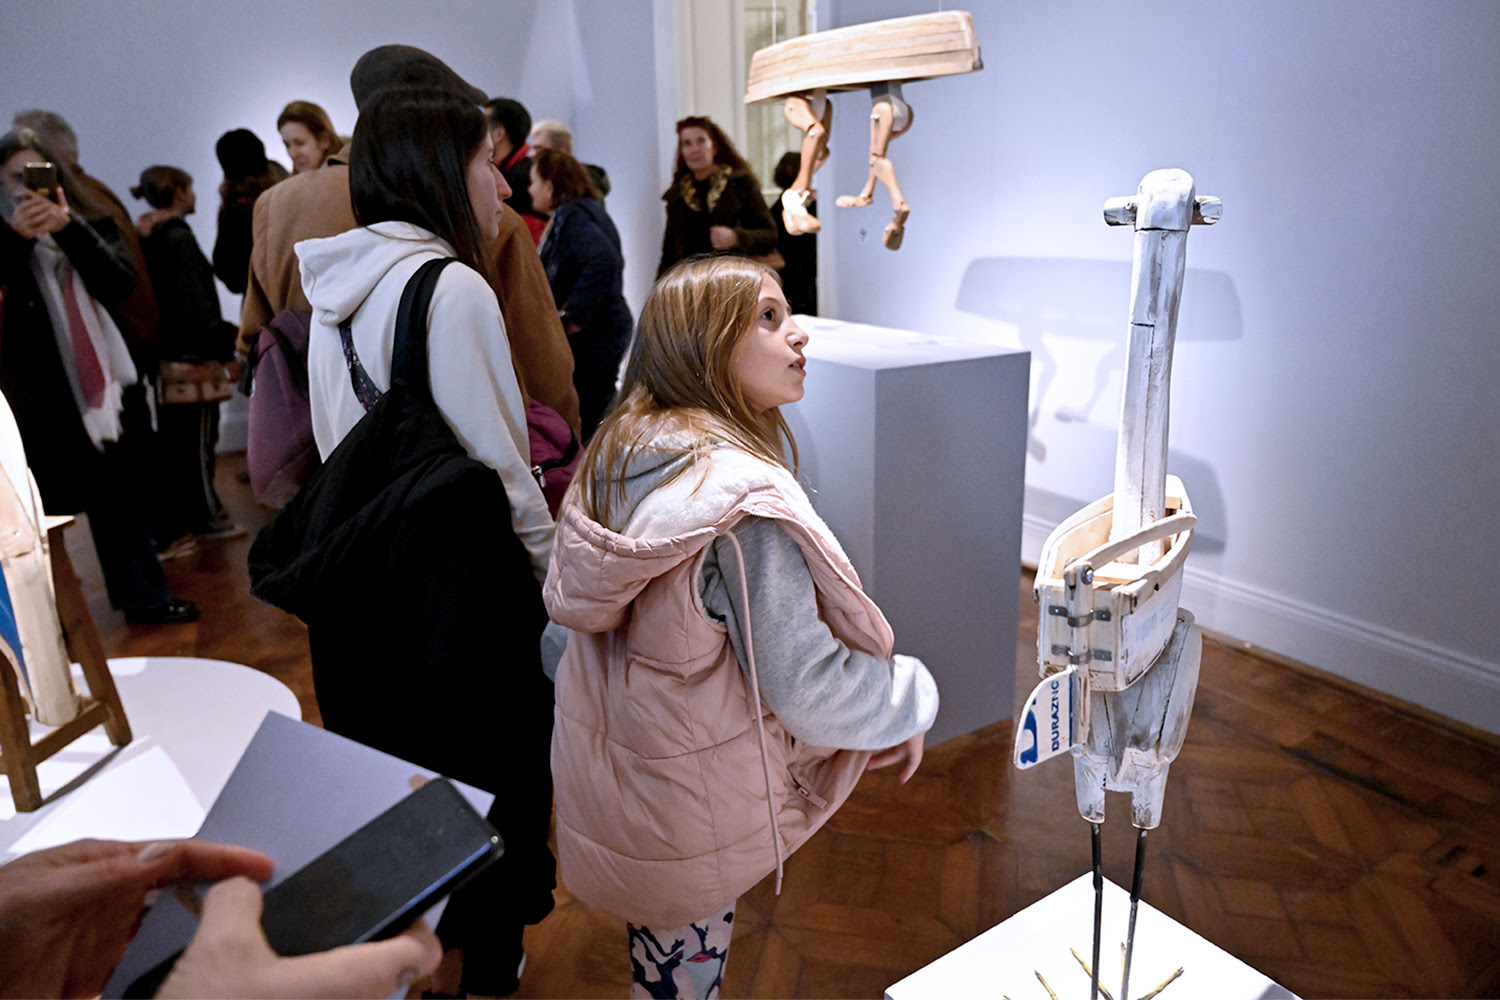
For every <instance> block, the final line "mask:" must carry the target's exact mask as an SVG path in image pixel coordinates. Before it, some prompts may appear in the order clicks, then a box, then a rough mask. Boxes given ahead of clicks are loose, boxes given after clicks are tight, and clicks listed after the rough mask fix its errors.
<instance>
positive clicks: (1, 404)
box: [0, 397, 82, 726]
mask: <svg viewBox="0 0 1500 1000" xmlns="http://www.w3.org/2000/svg"><path fill="white" fill-rule="evenodd" d="M48 544H49V543H48V539H47V532H46V530H45V527H44V525H43V523H42V501H41V496H40V494H39V493H38V492H37V488H36V481H35V480H34V479H32V477H31V472H30V471H29V470H28V469H27V467H26V454H25V451H24V450H23V449H22V447H21V435H20V432H19V431H18V429H17V428H16V421H15V417H14V416H13V415H12V414H11V410H10V406H9V404H8V403H6V402H5V400H4V397H0V567H3V571H4V582H5V591H6V594H5V596H6V598H7V599H8V601H9V605H10V612H11V614H12V615H13V616H14V626H15V631H14V632H13V633H12V638H18V639H19V640H20V646H19V648H16V649H12V650H10V651H9V653H10V655H9V656H7V657H5V658H6V659H9V660H10V661H11V662H10V663H9V664H0V669H4V670H14V671H15V672H16V677H17V680H18V682H19V687H20V690H21V691H22V693H23V695H24V696H25V697H26V699H27V700H28V701H29V702H30V703H31V706H32V714H33V715H34V716H35V718H36V720H37V721H38V722H40V723H43V724H44V725H48V726H60V725H62V724H63V723H66V722H71V721H72V720H73V719H74V718H75V717H76V716H77V715H78V713H79V711H80V709H81V708H82V703H81V701H80V698H79V693H78V690H77V687H76V685H75V683H74V681H73V675H72V671H71V670H70V669H69V666H68V655H67V650H66V647H65V646H64V644H63V635H62V625H61V623H60V622H59V619H58V614H57V603H56V600H55V598H54V596H53V589H52V573H51V559H50V556H49V553H48V548H47V547H48ZM4 614H5V609H3V608H0V615H4ZM5 631H9V629H7V630H5ZM6 645H7V646H10V645H13V643H11V642H6Z"/></svg>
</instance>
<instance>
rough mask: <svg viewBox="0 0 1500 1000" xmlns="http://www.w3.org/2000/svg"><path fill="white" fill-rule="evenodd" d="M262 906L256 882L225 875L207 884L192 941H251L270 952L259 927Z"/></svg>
mask: <svg viewBox="0 0 1500 1000" xmlns="http://www.w3.org/2000/svg"><path fill="white" fill-rule="evenodd" d="M264 906H265V899H264V897H263V896H262V895H261V892H260V886H258V885H256V884H255V883H254V882H252V881H250V880H249V879H248V878H228V879H225V880H224V881H222V882H219V883H217V884H215V885H213V886H210V887H209V890H208V892H206V893H204V895H203V916H202V918H201V919H200V920H199V921H198V931H197V933H195V934H194V935H193V943H194V944H196V943H197V942H198V941H199V940H200V939H201V940H205V941H210V940H211V941H236V942H244V941H248V942H254V943H258V944H259V945H260V947H261V948H264V949H265V950H266V951H267V952H270V950H271V946H270V945H268V944H266V936H265V934H263V933H262V932H261V929H260V914H261V910H262V909H263V908H264Z"/></svg>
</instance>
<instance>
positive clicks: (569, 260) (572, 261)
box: [541, 198, 633, 439]
mask: <svg viewBox="0 0 1500 1000" xmlns="http://www.w3.org/2000/svg"><path fill="white" fill-rule="evenodd" d="M541 253H542V265H543V266H544V267H545V268H546V269H547V283H548V284H549V285H551V287H552V297H553V299H555V300H556V301H557V307H558V309H559V311H561V313H562V318H563V325H564V327H565V328H568V329H571V328H572V327H573V326H576V327H578V329H577V330H574V331H572V332H571V333H569V334H568V343H569V344H570V345H571V346H572V348H573V384H574V385H575V386H576V387H577V388H578V408H579V411H580V413H581V416H582V420H583V437H584V438H585V439H586V438H588V437H589V435H591V434H592V433H593V431H594V428H595V427H597V426H598V425H599V421H600V420H602V419H603V417H604V411H605V410H606V409H607V408H608V406H609V403H610V401H611V400H612V399H613V398H614V394H615V378H616V376H617V374H618V373H619V369H620V361H621V360H622V359H623V358H624V357H625V349H626V348H627V347H628V346H629V344H630V331H631V329H632V325H633V322H632V319H631V316H630V306H629V305H628V304H627V303H626V301H625V295H624V292H623V278H624V273H625V258H624V256H623V254H622V253H621V250H620V234H619V232H617V231H616V229H615V224H614V222H612V221H611V220H610V217H609V214H608V213H607V212H605V211H604V206H603V204H601V203H600V202H599V200H598V199H597V198H575V199H574V200H572V201H568V202H564V203H563V204H561V205H559V206H558V207H557V211H556V212H554V213H553V215H552V228H551V229H549V230H548V231H547V235H546V237H545V238H544V239H543V241H542V249H541Z"/></svg>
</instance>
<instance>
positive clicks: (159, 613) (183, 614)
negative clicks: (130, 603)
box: [125, 599, 198, 625]
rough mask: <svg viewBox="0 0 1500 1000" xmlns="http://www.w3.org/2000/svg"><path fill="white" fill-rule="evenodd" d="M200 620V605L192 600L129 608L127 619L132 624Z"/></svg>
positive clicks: (126, 613) (126, 612) (175, 622)
mask: <svg viewBox="0 0 1500 1000" xmlns="http://www.w3.org/2000/svg"><path fill="white" fill-rule="evenodd" d="M197 620H198V605H196V604H194V603H193V602H192V601H179V600H175V599H174V600H170V601H163V602H162V603H161V604H158V605H156V606H155V607H154V608H127V609H126V611H125V621H126V622H127V623H129V624H131V625H180V624H182V623H184V622H195V621H197Z"/></svg>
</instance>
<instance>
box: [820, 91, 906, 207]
mask: <svg viewBox="0 0 1500 1000" xmlns="http://www.w3.org/2000/svg"><path fill="white" fill-rule="evenodd" d="M895 121H896V113H895V111H894V110H893V109H892V108H891V102H890V101H889V100H880V99H878V98H877V99H875V101H874V103H873V104H872V105H871V107H870V174H869V176H868V177H866V178H865V186H864V188H863V189H862V190H861V191H860V192H859V194H841V195H839V196H838V199H837V200H836V201H835V202H834V204H836V205H837V206H838V207H839V208H863V207H864V206H866V205H868V204H870V202H872V201H874V200H875V179H876V177H875V164H876V163H877V162H878V161H879V160H883V159H885V153H886V150H887V149H888V148H890V145H891V126H892V125H894V124H895Z"/></svg>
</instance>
